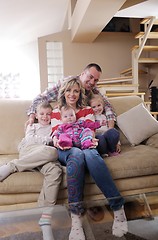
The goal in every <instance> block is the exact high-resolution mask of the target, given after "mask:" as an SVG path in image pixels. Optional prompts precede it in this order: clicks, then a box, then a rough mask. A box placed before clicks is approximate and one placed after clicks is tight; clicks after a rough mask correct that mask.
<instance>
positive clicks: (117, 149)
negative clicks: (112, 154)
mask: <svg viewBox="0 0 158 240" xmlns="http://www.w3.org/2000/svg"><path fill="white" fill-rule="evenodd" d="M116 152H118V153H120V152H121V145H120V144H117V145H116Z"/></svg>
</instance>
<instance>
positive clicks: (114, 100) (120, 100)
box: [109, 96, 143, 144]
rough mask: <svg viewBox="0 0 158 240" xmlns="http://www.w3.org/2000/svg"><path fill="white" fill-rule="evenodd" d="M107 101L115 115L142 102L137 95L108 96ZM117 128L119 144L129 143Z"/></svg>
mask: <svg viewBox="0 0 158 240" xmlns="http://www.w3.org/2000/svg"><path fill="white" fill-rule="evenodd" d="M109 101H110V103H111V104H112V106H113V109H114V111H115V112H116V115H117V116H119V115H121V114H122V113H124V112H127V111H128V110H129V109H131V108H133V107H135V106H137V105H139V104H140V103H142V102H143V100H142V99H141V98H140V97H138V96H122V97H111V98H109ZM116 128H117V126H116ZM118 130H119V132H120V141H121V144H130V142H129V141H128V139H127V138H126V136H125V135H124V134H123V132H122V131H121V130H120V129H118Z"/></svg>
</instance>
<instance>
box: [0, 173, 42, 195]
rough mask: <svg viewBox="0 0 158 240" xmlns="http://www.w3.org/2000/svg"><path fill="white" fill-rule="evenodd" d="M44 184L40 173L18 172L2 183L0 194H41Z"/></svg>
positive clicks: (0, 183)
mask: <svg viewBox="0 0 158 240" xmlns="http://www.w3.org/2000/svg"><path fill="white" fill-rule="evenodd" d="M42 184H43V175H42V174H41V173H40V172H18V173H13V174H11V175H10V176H9V177H8V178H6V179H5V180H4V181H3V182H0V193H2V194H4V193H8V194H13V193H39V192H40V191H41V188H42Z"/></svg>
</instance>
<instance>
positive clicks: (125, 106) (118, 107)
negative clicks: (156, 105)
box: [109, 96, 143, 116]
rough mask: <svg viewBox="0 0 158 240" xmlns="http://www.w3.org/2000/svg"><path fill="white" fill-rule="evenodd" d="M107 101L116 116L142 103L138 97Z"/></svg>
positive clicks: (112, 98) (116, 98)
mask: <svg viewBox="0 0 158 240" xmlns="http://www.w3.org/2000/svg"><path fill="white" fill-rule="evenodd" d="M109 101H110V103H111V104H112V106H113V108H114V111H115V112H116V114H117V116H119V115H120V114H122V113H124V112H126V111H128V110H129V109H131V108H133V107H135V106H137V105H138V104H140V103H142V102H143V100H142V99H141V98H140V97H138V96H123V97H111V98H109Z"/></svg>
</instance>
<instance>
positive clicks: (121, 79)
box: [97, 76, 132, 85]
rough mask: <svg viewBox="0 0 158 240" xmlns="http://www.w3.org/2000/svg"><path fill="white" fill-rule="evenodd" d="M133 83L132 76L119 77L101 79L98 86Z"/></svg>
mask: <svg viewBox="0 0 158 240" xmlns="http://www.w3.org/2000/svg"><path fill="white" fill-rule="evenodd" d="M129 81H130V82H131V81H132V76H128V77H117V78H107V79H101V80H99V82H98V83H97V85H104V84H109V83H110V84H111V83H121V82H129Z"/></svg>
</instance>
